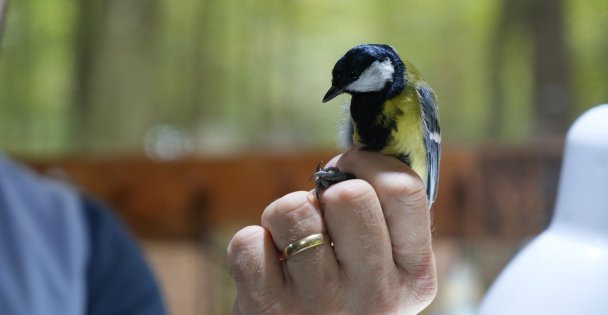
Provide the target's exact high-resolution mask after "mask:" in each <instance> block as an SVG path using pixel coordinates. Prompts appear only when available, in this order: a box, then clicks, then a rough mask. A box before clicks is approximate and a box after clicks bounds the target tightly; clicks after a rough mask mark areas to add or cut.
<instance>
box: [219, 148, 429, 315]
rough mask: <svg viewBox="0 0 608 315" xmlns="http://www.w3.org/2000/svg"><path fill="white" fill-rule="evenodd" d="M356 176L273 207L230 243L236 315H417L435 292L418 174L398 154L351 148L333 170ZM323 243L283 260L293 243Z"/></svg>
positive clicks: (296, 194)
mask: <svg viewBox="0 0 608 315" xmlns="http://www.w3.org/2000/svg"><path fill="white" fill-rule="evenodd" d="M333 165H335V166H337V167H338V168H340V170H342V171H344V172H348V173H351V174H354V175H355V176H356V177H357V178H358V179H354V180H348V181H345V182H341V183H338V184H335V185H333V186H331V187H329V188H328V189H327V190H326V191H324V192H322V193H321V203H322V206H320V205H319V202H318V201H317V200H316V198H315V194H314V192H294V193H291V194H288V195H286V196H284V197H282V198H280V199H278V200H276V201H275V202H273V203H272V204H271V205H269V206H268V207H267V208H266V209H265V210H264V213H263V214H262V226H263V227H260V226H249V227H246V228H244V229H242V230H240V231H239V232H237V233H236V235H235V236H234V237H233V239H232V241H231V242H230V245H229V246H228V260H229V263H230V267H231V271H232V275H233V276H234V278H235V281H236V286H237V292H238V293H237V298H236V301H235V304H234V308H233V314H416V313H418V312H420V311H421V310H423V309H424V308H425V307H427V306H428V305H429V304H430V302H431V301H432V300H433V299H434V297H435V294H436V291H437V278H436V273H435V257H434V254H433V251H432V247H431V222H430V213H429V209H428V205H427V198H426V192H425V187H424V185H423V183H422V181H421V180H420V178H419V177H418V176H417V175H416V174H415V173H414V172H413V171H412V170H411V169H409V168H408V167H407V166H406V165H405V164H403V163H402V162H400V161H399V160H397V159H395V158H394V157H389V156H384V155H381V154H378V153H373V152H364V151H359V150H351V151H348V152H346V153H344V154H343V155H341V156H339V157H336V158H334V159H333V160H332V161H331V162H330V163H329V164H328V166H333ZM317 233H326V234H328V235H329V236H330V237H331V239H332V240H333V243H334V246H333V247H332V246H330V245H329V244H324V245H320V246H316V247H314V248H311V249H308V250H305V251H303V252H302V253H300V254H297V255H294V256H291V257H289V258H288V259H287V260H280V258H281V257H282V254H281V251H282V250H283V249H284V248H285V247H286V246H287V245H289V244H291V243H293V242H296V241H298V240H300V239H302V238H304V237H307V236H309V235H312V234H317Z"/></svg>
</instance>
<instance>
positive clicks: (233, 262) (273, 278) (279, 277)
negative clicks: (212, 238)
mask: <svg viewBox="0 0 608 315" xmlns="http://www.w3.org/2000/svg"><path fill="white" fill-rule="evenodd" d="M228 263H229V266H230V271H231V274H232V276H233V277H234V279H235V282H236V286H237V292H238V297H237V300H239V301H240V302H243V303H244V304H245V305H241V303H237V304H236V305H235V309H236V308H237V307H239V306H245V307H251V308H252V309H251V311H252V312H254V311H253V310H254V309H264V308H265V307H270V306H272V305H273V304H274V303H276V301H279V300H280V298H279V297H280V296H281V295H282V294H284V293H283V292H284V289H283V288H284V279H283V271H282V268H281V263H280V261H279V253H278V252H277V250H276V248H275V246H274V243H273V242H272V238H271V236H270V234H269V233H268V231H266V230H264V229H263V228H262V227H260V226H249V227H246V228H243V229H242V230H240V231H238V232H237V233H236V234H235V235H234V237H233V238H232V240H231V241H230V244H229V245H228Z"/></svg>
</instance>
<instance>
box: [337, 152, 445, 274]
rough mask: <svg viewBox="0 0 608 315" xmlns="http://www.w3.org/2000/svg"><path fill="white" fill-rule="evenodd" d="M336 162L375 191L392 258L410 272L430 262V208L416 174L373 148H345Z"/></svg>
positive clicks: (430, 264) (396, 160)
mask: <svg viewBox="0 0 608 315" xmlns="http://www.w3.org/2000/svg"><path fill="white" fill-rule="evenodd" d="M337 165H338V167H339V168H340V169H342V170H343V171H345V172H351V173H353V174H355V176H357V177H358V178H361V179H363V180H365V181H367V182H369V183H370V184H371V185H372V186H373V187H374V189H375V191H376V192H377V194H378V198H379V200H380V204H381V205H382V209H383V211H384V217H385V218H386V224H387V226H388V230H389V233H390V240H391V244H392V251H393V258H394V259H395V262H396V263H397V264H398V265H399V266H400V267H403V268H405V270H408V271H413V272H417V271H418V270H422V271H424V270H427V269H428V267H429V266H434V256H433V252H432V247H431V219H430V211H429V208H428V202H427V197H426V189H425V186H424V184H423V182H422V180H421V179H420V177H418V175H417V174H416V173H415V172H414V171H413V170H412V169H411V168H409V167H408V166H407V165H406V164H405V163H403V162H401V161H399V160H398V159H396V158H394V157H391V156H385V155H382V154H377V153H373V152H363V151H359V150H352V151H349V152H347V153H345V154H343V155H342V157H341V158H340V160H339V161H338V163H337ZM433 270H434V267H433Z"/></svg>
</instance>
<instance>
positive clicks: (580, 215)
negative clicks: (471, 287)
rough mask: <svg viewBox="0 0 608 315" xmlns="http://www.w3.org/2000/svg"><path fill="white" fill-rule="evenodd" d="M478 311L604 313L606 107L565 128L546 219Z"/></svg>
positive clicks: (607, 306) (607, 286)
mask: <svg viewBox="0 0 608 315" xmlns="http://www.w3.org/2000/svg"><path fill="white" fill-rule="evenodd" d="M478 314H479V315H502V314H505V315H506V314H509V315H513V314H518V315H525V314H575V315H578V314H581V315H594V314H598V315H599V314H602V315H605V314H608V104H605V105H600V106H598V107H595V108H593V109H591V110H589V111H587V112H586V113H584V114H583V115H582V116H581V117H580V118H579V119H577V120H576V122H575V123H574V125H572V127H571V128H570V131H569V132H568V136H567V140H566V148H565V154H564V161H563V164H562V173H561V179H560V184H559V190H558V197H557V203H556V208H555V214H554V216H553V219H552V221H551V224H550V225H549V227H548V228H547V230H545V231H544V232H543V233H541V234H540V235H539V236H538V237H536V238H535V239H534V240H533V241H532V242H531V243H530V244H529V245H528V246H526V248H525V249H523V250H522V251H521V253H519V254H518V255H517V256H516V257H515V258H514V259H513V260H512V261H511V262H510V263H509V265H507V267H506V268H505V269H504V270H503V271H502V273H501V274H500V276H499V277H498V279H497V280H496V281H495V282H494V284H493V285H492V287H491V288H490V290H489V291H488V293H487V294H486V296H485V297H484V299H483V301H482V303H481V305H480V307H479V309H478Z"/></svg>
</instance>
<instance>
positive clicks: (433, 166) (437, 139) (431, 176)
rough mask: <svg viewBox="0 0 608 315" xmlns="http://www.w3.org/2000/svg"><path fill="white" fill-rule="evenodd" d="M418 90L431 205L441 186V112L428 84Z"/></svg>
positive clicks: (421, 85) (427, 190)
mask: <svg viewBox="0 0 608 315" xmlns="http://www.w3.org/2000/svg"><path fill="white" fill-rule="evenodd" d="M416 91H417V92H418V96H419V98H420V107H421V115H422V124H423V126H422V127H423V130H424V145H425V147H426V164H427V174H428V175H427V176H428V178H427V181H426V183H427V186H426V193H427V196H428V198H429V207H430V206H432V205H433V202H434V201H435V199H436V198H437V189H438V186H439V162H440V159H441V129H440V128H439V113H438V111H437V104H436V98H435V93H434V92H433V90H432V89H431V88H430V87H429V86H428V85H426V84H420V85H419V86H418V87H417V88H416Z"/></svg>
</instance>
